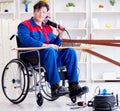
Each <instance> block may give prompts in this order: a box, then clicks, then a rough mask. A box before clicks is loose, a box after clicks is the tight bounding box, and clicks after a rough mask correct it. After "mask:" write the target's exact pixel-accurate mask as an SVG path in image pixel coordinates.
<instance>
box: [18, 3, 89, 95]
mask: <svg viewBox="0 0 120 111" xmlns="http://www.w3.org/2000/svg"><path fill="white" fill-rule="evenodd" d="M33 10H34V12H33V17H32V18H31V19H29V20H25V21H24V22H22V23H20V24H19V26H18V37H19V39H20V43H21V47H47V48H46V49H43V50H40V55H41V56H40V61H41V64H42V65H43V66H44V68H45V69H46V72H47V77H48V82H49V83H50V85H51V95H52V96H53V97H54V96H61V95H63V94H64V93H65V92H64V91H61V87H60V86H59V82H60V77H59V73H58V70H57V69H58V67H61V66H66V68H67V74H68V81H69V90H70V97H74V96H77V95H79V94H80V95H82V94H84V93H86V92H87V91H88V88H87V87H80V86H79V85H78V73H77V67H78V66H77V56H76V52H75V51H74V50H73V49H71V48H68V49H64V50H58V48H59V45H60V44H61V43H62V36H63V33H64V31H63V30H60V29H59V28H57V31H58V35H57V36H55V35H54V34H53V30H52V28H51V27H50V26H49V25H47V24H44V23H43V21H44V20H45V18H46V17H47V16H48V15H47V12H48V11H49V6H48V4H47V3H45V2H43V1H39V2H38V3H36V4H35V5H34V7H33Z"/></svg>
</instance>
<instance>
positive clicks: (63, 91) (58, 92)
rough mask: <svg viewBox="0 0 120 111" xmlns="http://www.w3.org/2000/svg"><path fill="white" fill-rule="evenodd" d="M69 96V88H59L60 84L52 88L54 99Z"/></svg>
mask: <svg viewBox="0 0 120 111" xmlns="http://www.w3.org/2000/svg"><path fill="white" fill-rule="evenodd" d="M65 94H68V91H67V88H65V87H64V86H59V84H58V83H56V84H54V85H52V86H51V96H52V97H59V96H63V95H65Z"/></svg>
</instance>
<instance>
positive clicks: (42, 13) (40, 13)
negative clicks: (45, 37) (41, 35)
mask: <svg viewBox="0 0 120 111" xmlns="http://www.w3.org/2000/svg"><path fill="white" fill-rule="evenodd" d="M46 16H47V8H46V7H42V8H41V9H39V10H35V11H34V18H35V19H36V20H37V21H38V22H42V21H43V20H44V19H45V17H46Z"/></svg>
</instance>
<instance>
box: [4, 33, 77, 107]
mask: <svg viewBox="0 0 120 111" xmlns="http://www.w3.org/2000/svg"><path fill="white" fill-rule="evenodd" d="M14 36H16V35H13V36H12V37H11V38H10V40H12V38H13V37H14ZM16 40H17V45H18V47H19V40H18V37H17V36H16ZM34 51H36V52H37V55H38V67H37V69H36V67H33V66H32V65H31V64H30V63H29V67H27V64H26V63H25V62H24V61H22V60H21V59H20V55H21V54H23V53H28V52H32V51H18V58H17V59H12V60H11V61H10V62H8V64H7V65H6V66H5V68H4V70H3V73H2V89H3V93H4V95H5V96H6V98H7V99H8V100H9V101H11V102H12V103H14V104H18V103H21V102H22V101H23V100H24V99H25V98H26V96H27V94H28V92H32V91H35V96H36V102H37V104H38V105H39V106H41V105H42V104H43V98H45V99H47V100H48V101H54V100H56V99H58V97H55V98H53V97H52V96H51V94H50V92H49V91H48V90H50V86H49V85H48V88H46V90H45V86H47V85H46V84H48V82H47V79H46V76H45V75H46V74H45V73H46V71H45V69H44V68H43V67H41V64H40V53H39V50H34ZM15 64H16V65H15ZM11 65H13V66H11ZM11 67H12V69H13V70H14V69H15V68H16V70H15V71H16V72H14V74H13V72H12V71H11V70H12V69H11ZM13 67H14V68H13ZM64 69H65V67H62V68H60V69H58V70H59V74H60V78H61V80H62V85H63V86H65V80H67V76H66V75H67V72H66V71H64ZM9 70H10V72H9ZM17 71H18V73H19V74H18V73H17ZM7 72H8V73H7ZM30 72H31V73H30ZM42 73H43V74H44V75H42ZM10 74H13V75H12V76H11V75H10ZM15 74H16V75H15ZM6 76H9V77H11V79H10V81H9V82H10V83H9V85H10V84H11V85H13V88H11V89H12V90H15V91H14V92H16V93H17V91H16V90H17V89H18V88H20V89H19V90H18V93H20V95H18V97H16V96H14V94H9V93H11V92H9V91H8V92H6V91H7V88H8V89H9V87H7V84H6V83H5V82H7V79H8V78H9V77H8V78H6ZM14 76H15V77H14ZM17 76H19V78H18V77H17ZM32 76H34V85H33V86H31V88H30V78H31V77H32ZM37 76H39V80H37ZM22 77H23V79H22ZM22 80H23V81H22ZM44 83H45V85H44ZM9 85H8V86H9ZM37 87H38V89H37ZM9 90H10V89H9ZM43 93H44V94H43ZM68 93H69V91H68ZM12 97H13V98H12ZM15 97H16V98H15ZM71 101H72V102H73V103H75V102H76V97H73V98H71Z"/></svg>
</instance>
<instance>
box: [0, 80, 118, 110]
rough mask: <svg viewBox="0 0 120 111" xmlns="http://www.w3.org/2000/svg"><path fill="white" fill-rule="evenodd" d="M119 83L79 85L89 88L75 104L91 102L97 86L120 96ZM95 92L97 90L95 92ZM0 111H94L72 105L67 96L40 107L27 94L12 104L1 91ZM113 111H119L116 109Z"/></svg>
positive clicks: (31, 95)
mask: <svg viewBox="0 0 120 111" xmlns="http://www.w3.org/2000/svg"><path fill="white" fill-rule="evenodd" d="M119 84H120V83H119V82H116V83H81V86H83V85H87V86H89V88H90V91H89V93H88V94H86V95H84V96H82V98H77V102H80V101H86V103H87V102H88V101H89V100H91V98H92V97H93V96H94V95H95V94H96V93H95V89H96V87H97V86H99V87H100V89H104V88H106V89H107V90H108V92H109V93H111V92H113V93H114V94H118V95H119V94H120V90H119ZM96 92H97V90H96ZM0 94H1V96H0V98H1V99H0V111H94V110H93V108H92V107H87V106H86V107H81V106H78V105H77V104H73V103H72V102H71V100H70V98H68V97H67V96H63V97H60V98H59V99H57V100H55V101H52V102H51V101H47V100H45V99H44V103H43V105H42V106H41V107H40V106H38V105H37V103H36V98H35V95H34V94H33V93H29V94H28V96H27V97H26V99H25V100H24V101H23V102H22V103H20V104H12V103H11V102H9V101H8V100H7V99H6V98H5V96H4V95H3V92H2V90H1V91H0ZM115 111H120V108H118V109H117V110H115Z"/></svg>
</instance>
